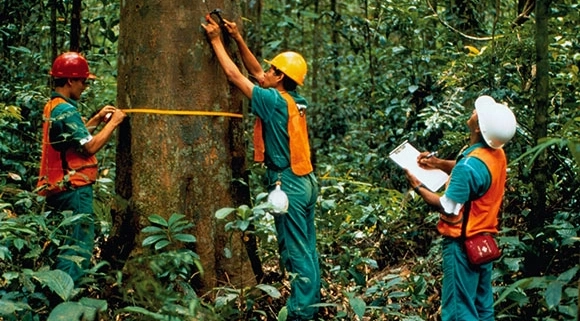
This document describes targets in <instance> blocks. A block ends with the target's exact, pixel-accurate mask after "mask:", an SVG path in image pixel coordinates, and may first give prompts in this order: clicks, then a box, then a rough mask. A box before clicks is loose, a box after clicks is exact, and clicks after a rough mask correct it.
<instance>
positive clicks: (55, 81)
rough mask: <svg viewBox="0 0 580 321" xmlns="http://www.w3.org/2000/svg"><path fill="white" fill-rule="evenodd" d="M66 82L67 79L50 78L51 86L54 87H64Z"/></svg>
mask: <svg viewBox="0 0 580 321" xmlns="http://www.w3.org/2000/svg"><path fill="white" fill-rule="evenodd" d="M67 82H68V78H52V85H53V86H54V87H64V86H65V85H66V83H67Z"/></svg>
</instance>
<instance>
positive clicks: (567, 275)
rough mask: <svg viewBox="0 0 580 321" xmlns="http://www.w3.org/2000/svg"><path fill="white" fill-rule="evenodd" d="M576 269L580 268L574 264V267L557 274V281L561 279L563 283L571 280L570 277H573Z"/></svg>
mask: <svg viewBox="0 0 580 321" xmlns="http://www.w3.org/2000/svg"><path fill="white" fill-rule="evenodd" d="M578 269H580V266H575V267H573V268H571V269H569V270H567V271H566V272H564V273H562V274H560V275H559V276H558V281H562V282H564V283H568V282H570V281H571V280H572V278H574V276H576V273H577V272H578Z"/></svg>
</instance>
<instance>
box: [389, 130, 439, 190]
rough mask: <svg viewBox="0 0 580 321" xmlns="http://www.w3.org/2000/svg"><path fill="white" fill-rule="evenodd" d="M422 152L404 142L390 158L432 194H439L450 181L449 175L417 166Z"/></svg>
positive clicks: (391, 153)
mask: <svg viewBox="0 0 580 321" xmlns="http://www.w3.org/2000/svg"><path fill="white" fill-rule="evenodd" d="M419 154H420V152H419V151H418V150H417V149H416V148H415V147H413V145H411V144H410V143H409V142H408V141H404V142H403V143H402V144H401V145H399V146H397V148H395V149H393V150H392V151H391V152H390V153H389V158H390V159H392V160H393V161H394V162H395V163H397V164H398V165H399V166H401V168H406V169H408V170H409V171H410V172H411V174H413V175H415V177H417V179H419V180H420V181H421V183H423V185H425V187H427V188H428V189H429V190H431V191H432V192H437V191H438V190H439V189H440V188H441V187H442V186H443V185H445V183H446V182H447V180H448V179H449V175H447V173H445V172H444V171H442V170H440V169H425V168H421V167H419V164H417V157H418V156H419Z"/></svg>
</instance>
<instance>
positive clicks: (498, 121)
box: [475, 96, 517, 149]
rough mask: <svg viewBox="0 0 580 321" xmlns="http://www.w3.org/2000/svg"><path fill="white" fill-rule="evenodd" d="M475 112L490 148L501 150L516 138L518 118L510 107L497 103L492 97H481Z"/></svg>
mask: <svg viewBox="0 0 580 321" xmlns="http://www.w3.org/2000/svg"><path fill="white" fill-rule="evenodd" d="M475 111H476V112H477V119H478V122H479V129H480V130H481V135H482V136H483V139H484V140H485V142H486V144H487V145H488V146H489V147H491V148H494V149H498V148H501V147H502V146H503V145H504V144H505V143H507V142H508V141H509V140H510V139H512V137H514V134H515V133H516V126H517V122H516V116H514V113H513V112H512V111H511V110H510V109H509V108H508V106H506V105H503V104H499V103H497V102H496V101H495V100H494V99H493V98H492V97H490V96H480V97H479V98H477V99H476V100H475Z"/></svg>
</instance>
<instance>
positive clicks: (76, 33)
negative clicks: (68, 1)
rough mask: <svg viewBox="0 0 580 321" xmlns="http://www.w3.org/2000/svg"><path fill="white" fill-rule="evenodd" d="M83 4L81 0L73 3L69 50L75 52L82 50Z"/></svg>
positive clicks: (75, 0) (74, 0)
mask: <svg viewBox="0 0 580 321" xmlns="http://www.w3.org/2000/svg"><path fill="white" fill-rule="evenodd" d="M81 4H82V3H81V0H73V2H72V10H71V18H70V44H69V50H70V51H75V52H79V51H80V49H81Z"/></svg>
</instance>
